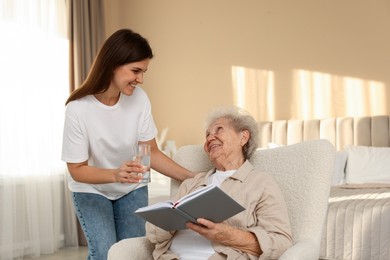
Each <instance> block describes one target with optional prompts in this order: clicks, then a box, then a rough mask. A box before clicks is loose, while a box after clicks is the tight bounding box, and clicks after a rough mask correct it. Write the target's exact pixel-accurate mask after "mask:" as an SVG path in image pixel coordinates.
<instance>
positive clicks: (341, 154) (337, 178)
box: [332, 150, 348, 186]
mask: <svg viewBox="0 0 390 260" xmlns="http://www.w3.org/2000/svg"><path fill="white" fill-rule="evenodd" d="M347 158H348V150H343V151H337V152H336V157H335V162H334V172H333V176H332V186H337V185H342V184H344V181H345V166H346V164H347Z"/></svg>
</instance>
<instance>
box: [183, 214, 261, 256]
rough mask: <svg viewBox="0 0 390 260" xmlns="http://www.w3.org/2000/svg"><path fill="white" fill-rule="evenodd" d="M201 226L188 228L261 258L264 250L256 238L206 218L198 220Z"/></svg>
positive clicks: (192, 224) (188, 225)
mask: <svg viewBox="0 0 390 260" xmlns="http://www.w3.org/2000/svg"><path fill="white" fill-rule="evenodd" d="M197 222H198V223H199V224H195V223H191V222H188V223H187V227H188V228H189V229H191V230H193V231H195V232H197V233H199V234H200V235H202V236H204V237H205V238H207V239H209V240H211V241H215V242H217V243H221V244H224V245H226V246H231V247H234V248H236V249H239V250H241V251H243V252H247V253H249V254H252V255H255V256H259V255H260V254H261V253H262V250H261V248H260V246H259V242H258V241H257V238H256V236H255V235H254V234H253V233H251V232H249V231H244V230H241V229H238V228H235V227H233V226H230V225H228V224H225V223H214V222H212V221H210V220H207V219H204V218H198V219H197Z"/></svg>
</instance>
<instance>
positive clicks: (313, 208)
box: [108, 140, 335, 260]
mask: <svg viewBox="0 0 390 260" xmlns="http://www.w3.org/2000/svg"><path fill="white" fill-rule="evenodd" d="M334 157H335V149H334V147H333V145H332V144H331V143H330V142H329V141H326V140H315V141H307V142H302V143H298V144H294V145H288V146H283V147H279V148H274V149H266V150H257V151H256V152H255V154H254V155H253V157H252V159H251V161H252V163H253V165H254V166H255V167H257V168H259V169H262V170H264V171H266V172H268V173H270V174H272V175H273V176H274V178H275V180H276V181H277V182H278V184H279V185H280V187H281V189H282V192H283V194H284V196H285V200H286V203H287V206H288V211H289V217H290V221H291V226H292V232H293V242H294V245H293V246H292V247H291V248H290V249H288V250H287V251H286V252H285V253H284V254H283V256H282V257H281V258H280V259H285V260H294V259H296V260H305V259H307V260H314V259H318V258H319V249H320V241H321V232H322V230H323V224H324V221H325V217H326V213H327V208H328V197H329V191H330V181H331V175H332V171H333V167H334V166H333V165H334ZM174 159H175V161H176V162H178V163H179V164H180V165H182V166H184V167H186V168H188V169H190V170H191V171H193V172H201V171H206V170H209V169H210V168H211V167H212V165H211V163H210V162H209V160H208V158H207V156H206V154H205V153H204V151H203V147H202V146H200V145H190V146H183V147H181V148H180V149H179V150H178V152H177V154H176V156H175V158H174ZM177 187H178V183H177V182H172V184H171V192H172V193H173V192H176V189H177ZM152 250H153V244H151V243H150V242H149V241H148V240H147V239H146V238H145V237H141V238H131V239H125V240H122V241H120V242H118V243H116V244H114V245H113V246H112V247H111V249H110V250H109V254H108V259H109V260H124V259H152V256H151V255H152Z"/></svg>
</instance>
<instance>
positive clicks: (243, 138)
mask: <svg viewBox="0 0 390 260" xmlns="http://www.w3.org/2000/svg"><path fill="white" fill-rule="evenodd" d="M250 137H251V134H250V133H249V131H248V130H242V131H241V141H240V144H241V146H244V145H245V144H246V143H247V142H248V140H249V138H250Z"/></svg>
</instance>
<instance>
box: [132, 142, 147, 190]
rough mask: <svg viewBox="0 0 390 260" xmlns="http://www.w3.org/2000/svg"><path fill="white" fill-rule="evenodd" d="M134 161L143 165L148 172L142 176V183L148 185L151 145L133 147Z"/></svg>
mask: <svg viewBox="0 0 390 260" xmlns="http://www.w3.org/2000/svg"><path fill="white" fill-rule="evenodd" d="M133 161H135V162H137V163H139V164H141V165H142V166H143V167H145V169H146V172H144V173H139V174H142V176H143V178H142V180H140V182H143V183H148V182H150V181H151V178H150V145H149V144H137V145H135V146H134V147H133Z"/></svg>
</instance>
